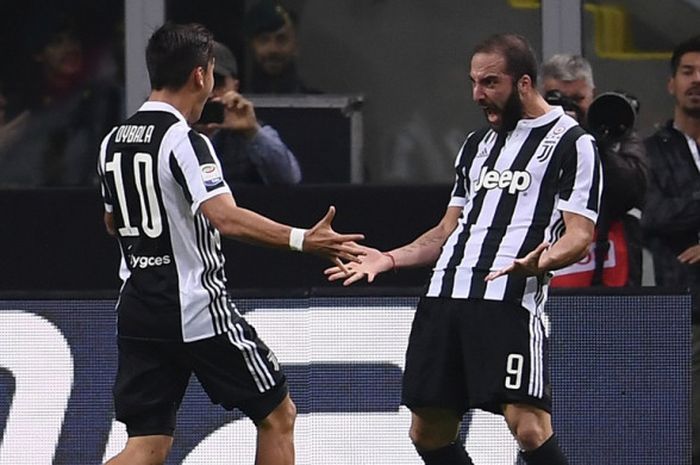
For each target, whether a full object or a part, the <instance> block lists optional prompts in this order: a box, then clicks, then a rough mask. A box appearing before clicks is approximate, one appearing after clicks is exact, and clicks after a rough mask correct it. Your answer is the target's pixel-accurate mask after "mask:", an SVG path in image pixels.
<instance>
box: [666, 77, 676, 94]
mask: <svg viewBox="0 0 700 465" xmlns="http://www.w3.org/2000/svg"><path fill="white" fill-rule="evenodd" d="M674 79H675V78H674V77H673V76H671V77H669V78H668V81H667V82H666V90H668V93H669V94H671V95H673V96H674V97H675V96H676V92H675V90H674V89H673V88H674V84H675V81H674Z"/></svg>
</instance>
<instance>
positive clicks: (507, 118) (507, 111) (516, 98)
mask: <svg viewBox="0 0 700 465" xmlns="http://www.w3.org/2000/svg"><path fill="white" fill-rule="evenodd" d="M522 117H523V101H522V100H520V95H519V94H518V88H517V87H516V86H515V84H513V90H512V91H511V93H510V97H508V100H507V101H506V104H505V105H504V106H503V110H502V111H501V125H500V127H498V128H496V132H498V133H501V134H505V133H508V132H510V131H512V130H513V129H515V126H516V125H517V124H518V121H520V120H521V119H522Z"/></svg>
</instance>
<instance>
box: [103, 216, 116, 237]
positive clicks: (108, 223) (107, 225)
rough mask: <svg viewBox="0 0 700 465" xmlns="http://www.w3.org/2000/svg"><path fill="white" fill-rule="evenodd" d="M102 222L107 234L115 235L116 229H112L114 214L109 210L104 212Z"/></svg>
mask: <svg viewBox="0 0 700 465" xmlns="http://www.w3.org/2000/svg"><path fill="white" fill-rule="evenodd" d="M104 222H105V229H106V230H107V234H109V235H110V236H116V235H117V231H116V229H114V214H113V213H110V212H105V215H104Z"/></svg>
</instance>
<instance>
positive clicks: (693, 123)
mask: <svg viewBox="0 0 700 465" xmlns="http://www.w3.org/2000/svg"><path fill="white" fill-rule="evenodd" d="M673 122H674V123H675V125H676V127H678V129H680V130H681V131H683V132H684V133H686V134H687V135H689V136H690V137H692V138H693V139H695V140H700V118H696V117H693V116H690V115H688V114H687V113H686V112H684V111H683V110H682V109H681V108H680V107H678V106H676V109H675V111H674V114H673Z"/></svg>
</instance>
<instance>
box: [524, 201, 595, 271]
mask: <svg viewBox="0 0 700 465" xmlns="http://www.w3.org/2000/svg"><path fill="white" fill-rule="evenodd" d="M563 216H564V224H565V225H566V231H565V232H564V235H563V236H562V237H560V238H559V240H558V241H556V242H555V243H554V245H552V246H551V247H549V249H547V250H546V251H544V252H543V253H542V255H541V256H540V259H539V265H538V268H539V269H540V270H541V272H545V271H550V270H558V269H560V268H564V267H565V266H569V265H571V264H572V263H576V262H577V261H579V260H580V259H581V257H583V255H584V254H585V253H586V251H587V249H588V246H589V245H590V244H591V242H592V241H593V231H594V228H595V223H593V221H591V220H589V219H588V218H586V217H585V216H581V215H578V214H576V213H571V212H564V214H563Z"/></svg>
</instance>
